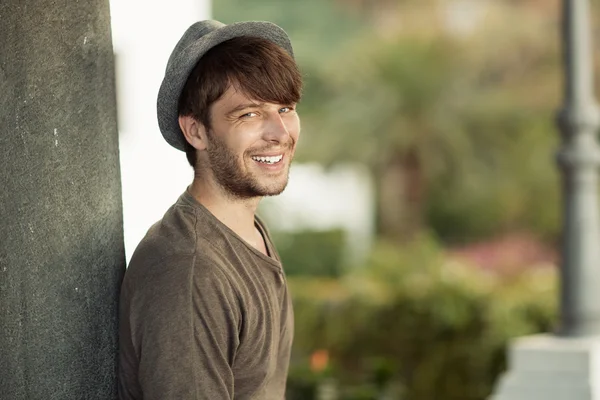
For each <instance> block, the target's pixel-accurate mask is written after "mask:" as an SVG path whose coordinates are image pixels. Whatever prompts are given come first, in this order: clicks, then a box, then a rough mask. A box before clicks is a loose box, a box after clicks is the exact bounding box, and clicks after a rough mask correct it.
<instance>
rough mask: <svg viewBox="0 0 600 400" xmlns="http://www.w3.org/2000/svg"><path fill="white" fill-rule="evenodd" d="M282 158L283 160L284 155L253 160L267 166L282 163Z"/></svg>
mask: <svg viewBox="0 0 600 400" xmlns="http://www.w3.org/2000/svg"><path fill="white" fill-rule="evenodd" d="M282 158H283V155H279V156H272V157H257V156H254V157H252V159H253V160H254V161H259V162H263V163H267V164H275V163H278V162H279V161H281V159H282Z"/></svg>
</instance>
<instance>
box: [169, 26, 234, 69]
mask: <svg viewBox="0 0 600 400" xmlns="http://www.w3.org/2000/svg"><path fill="white" fill-rule="evenodd" d="M223 26H225V24H224V23H222V22H219V21H215V20H205V21H199V22H196V23H194V24H192V25H191V26H190V27H189V28H188V29H187V30H186V31H185V32H184V34H183V36H181V39H179V42H177V44H176V45H175V48H174V49H173V51H172V52H171V56H170V57H169V61H167V70H168V69H169V68H170V67H171V65H173V63H174V62H175V59H176V58H177V56H179V54H181V53H182V52H183V51H184V50H185V49H186V48H188V47H189V46H191V45H192V44H194V43H195V42H197V41H198V40H199V39H201V38H202V37H203V36H205V35H208V34H209V33H211V32H212V31H215V30H217V29H219V28H221V27H223Z"/></svg>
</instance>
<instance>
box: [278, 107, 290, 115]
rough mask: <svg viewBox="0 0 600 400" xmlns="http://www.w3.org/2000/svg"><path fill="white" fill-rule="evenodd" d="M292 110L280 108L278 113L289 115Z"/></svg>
mask: <svg viewBox="0 0 600 400" xmlns="http://www.w3.org/2000/svg"><path fill="white" fill-rule="evenodd" d="M292 110H293V108H292V107H282V108H280V109H279V112H280V113H282V114H285V113H289V112H290V111H292Z"/></svg>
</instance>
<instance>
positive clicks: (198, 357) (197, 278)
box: [136, 263, 240, 400]
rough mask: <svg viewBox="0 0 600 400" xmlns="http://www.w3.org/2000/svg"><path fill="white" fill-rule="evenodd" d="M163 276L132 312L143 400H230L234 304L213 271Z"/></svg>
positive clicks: (235, 341) (231, 292)
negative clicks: (135, 327)
mask: <svg viewBox="0 0 600 400" xmlns="http://www.w3.org/2000/svg"><path fill="white" fill-rule="evenodd" d="M170 270H172V271H173V272H170V273H169V274H164V275H168V276H161V277H159V278H158V279H156V280H155V281H154V282H153V283H152V289H153V290H151V291H145V292H144V294H143V296H144V298H143V299H142V298H140V299H138V300H139V307H140V309H139V310H137V312H138V314H139V315H140V317H141V318H140V319H139V320H138V321H137V322H136V325H137V326H138V327H139V339H140V342H139V348H140V353H139V359H140V366H139V383H140V386H141V388H142V392H143V394H144V399H145V400H166V399H198V400H200V399H215V400H220V399H233V395H234V385H233V383H234V378H233V372H232V365H233V361H234V358H235V352H236V349H237V347H238V344H239V334H238V332H239V324H240V312H239V307H238V298H237V296H236V295H235V293H234V290H233V288H232V285H231V284H230V282H229V280H228V279H227V277H226V276H225V275H224V274H223V273H222V272H221V271H220V269H218V267H216V266H214V265H208V264H207V263H202V264H198V263H197V264H196V265H195V266H194V268H192V271H187V273H188V274H189V275H188V276H179V275H178V274H181V273H182V272H181V271H178V270H175V269H170Z"/></svg>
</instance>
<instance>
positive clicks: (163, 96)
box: [156, 20, 294, 151]
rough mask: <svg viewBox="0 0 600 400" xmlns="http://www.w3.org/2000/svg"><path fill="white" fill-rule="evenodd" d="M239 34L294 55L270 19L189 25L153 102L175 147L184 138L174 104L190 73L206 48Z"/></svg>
mask: <svg viewBox="0 0 600 400" xmlns="http://www.w3.org/2000/svg"><path fill="white" fill-rule="evenodd" d="M240 36H254V37H260V38H263V39H267V40H270V41H272V42H273V43H275V44H277V45H279V46H281V47H282V48H283V49H285V50H286V51H287V52H288V53H289V54H290V55H291V56H292V57H293V56H294V52H293V49H292V44H291V42H290V39H289V37H288V35H287V33H285V31H284V30H283V29H281V28H280V27H279V26H277V25H275V24H273V23H271V22H259V21H249V22H236V23H233V24H229V25H225V24H223V23H221V22H219V21H212V20H207V21H200V22H196V23H195V24H193V25H192V26H190V27H189V28H188V29H187V30H186V31H185V33H184V34H183V36H182V37H181V39H179V42H178V43H177V45H176V46H175V48H174V49H173V52H172V53H171V56H170V57H169V62H168V63H167V69H166V71H165V77H164V79H163V81H162V84H161V85H160V89H159V91H158V101H157V104H156V108H157V114H158V126H159V128H160V131H161V133H162V135H163V137H164V138H165V140H166V141H167V142H168V143H169V144H170V145H171V146H173V147H175V148H176V149H179V150H181V151H185V142H186V140H185V137H184V136H183V132H181V129H180V128H179V115H178V113H177V108H178V104H179V97H180V95H181V91H182V90H183V87H184V85H185V83H186V81H187V79H188V77H189V75H190V73H191V72H192V70H193V69H194V67H195V66H196V64H197V63H198V60H200V58H201V57H202V56H203V55H204V54H206V52H207V51H208V50H210V49H211V48H213V47H215V46H216V45H218V44H220V43H223V42H224V41H226V40H229V39H233V38H235V37H240Z"/></svg>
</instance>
